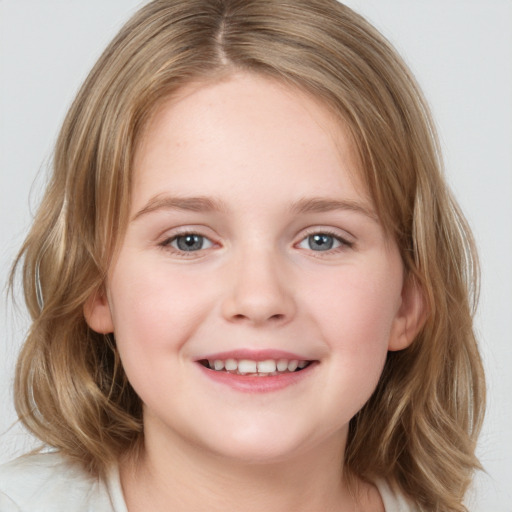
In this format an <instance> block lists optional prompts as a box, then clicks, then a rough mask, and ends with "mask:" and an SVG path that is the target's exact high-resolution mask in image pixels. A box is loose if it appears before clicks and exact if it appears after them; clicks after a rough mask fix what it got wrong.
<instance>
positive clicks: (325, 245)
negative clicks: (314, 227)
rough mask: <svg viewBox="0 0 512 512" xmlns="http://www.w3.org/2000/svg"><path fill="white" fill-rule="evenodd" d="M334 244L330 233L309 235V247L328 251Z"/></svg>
mask: <svg viewBox="0 0 512 512" xmlns="http://www.w3.org/2000/svg"><path fill="white" fill-rule="evenodd" d="M333 245H334V239H333V237H332V236H330V235H323V234H318V235H311V236H310V237H309V247H310V248H311V249H313V250H317V251H328V250H329V249H332V246H333Z"/></svg>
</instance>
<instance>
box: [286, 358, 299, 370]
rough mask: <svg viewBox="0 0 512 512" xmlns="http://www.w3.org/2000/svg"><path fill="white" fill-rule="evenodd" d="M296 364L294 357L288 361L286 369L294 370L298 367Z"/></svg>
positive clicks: (297, 363)
mask: <svg viewBox="0 0 512 512" xmlns="http://www.w3.org/2000/svg"><path fill="white" fill-rule="evenodd" d="M298 366H299V361H297V360H295V359H294V360H293V361H290V362H289V363H288V371H289V372H294V371H295V370H296V369H297V368H298Z"/></svg>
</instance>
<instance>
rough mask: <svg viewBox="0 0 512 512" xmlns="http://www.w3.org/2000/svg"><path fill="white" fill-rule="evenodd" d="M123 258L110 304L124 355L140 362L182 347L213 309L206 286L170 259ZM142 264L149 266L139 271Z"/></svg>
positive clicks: (119, 265) (113, 284)
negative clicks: (135, 262) (175, 268)
mask: <svg viewBox="0 0 512 512" xmlns="http://www.w3.org/2000/svg"><path fill="white" fill-rule="evenodd" d="M123 263H124V262H118V264H117V266H116V271H115V273H114V274H113V276H112V279H111V283H110V289H111V294H110V304H111V310H112V313H113V321H114V329H115V331H114V333H115V336H116V340H117V343H118V346H119V348H120V350H121V351H122V352H123V353H124V357H125V359H127V358H131V359H134V360H138V361H139V362H141V361H144V360H148V359H149V358H151V357H154V356H155V355H156V356H158V355H159V354H161V355H164V354H165V353H166V352H169V351H176V350H179V349H180V348H181V346H182V345H183V344H184V343H185V341H186V340H187V339H188V338H189V337H190V336H191V334H192V333H193V332H194V330H195V329H196V328H197V325H198V324H199V323H200V320H201V318H202V317H203V316H204V314H206V313H207V311H208V310H209V308H208V304H209V302H208V301H209V298H208V297H207V296H206V293H207V292H206V290H205V288H204V286H203V287H201V286H200V283H199V282H197V280H195V279H191V278H190V276H188V275H186V274H185V273H182V272H170V271H169V269H168V268H166V265H165V264H164V265H155V264H151V262H150V263H148V264H145V265H140V263H141V262H140V260H139V261H138V265H133V264H132V265H130V264H129V262H126V264H123ZM138 267H142V268H143V269H144V271H143V272H137V268H138ZM122 355H123V354H122ZM127 363H128V361H127Z"/></svg>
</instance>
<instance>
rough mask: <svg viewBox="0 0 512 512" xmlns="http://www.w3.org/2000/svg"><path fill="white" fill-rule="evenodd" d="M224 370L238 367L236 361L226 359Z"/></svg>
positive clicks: (232, 369)
mask: <svg viewBox="0 0 512 512" xmlns="http://www.w3.org/2000/svg"><path fill="white" fill-rule="evenodd" d="M225 368H226V370H227V371H228V372H229V371H231V372H233V371H235V370H236V369H237V368H238V363H237V362H236V361H235V360H234V359H226V365H225Z"/></svg>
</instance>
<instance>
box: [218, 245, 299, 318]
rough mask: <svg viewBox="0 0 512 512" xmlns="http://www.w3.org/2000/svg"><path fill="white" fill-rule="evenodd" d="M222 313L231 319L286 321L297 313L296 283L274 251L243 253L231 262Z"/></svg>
mask: <svg viewBox="0 0 512 512" xmlns="http://www.w3.org/2000/svg"><path fill="white" fill-rule="evenodd" d="M229 272H230V275H229V277H228V282H229V286H228V291H227V294H226V296H225V299H224V301H223V304H222V315H223V316H224V318H225V319H226V320H227V321H229V322H236V323H246V324H252V325H255V326H260V325H265V324H272V325H284V324H286V323H288V322H289V321H290V320H291V319H292V318H293V316H294V315H295V310H296V304H295V298H294V295H293V293H292V286H293V283H292V282H291V281H292V280H291V279H290V276H289V272H286V269H285V268H284V265H283V263H282V262H280V261H279V257H278V256H276V254H273V253H272V252H271V251H260V252H257V253H256V252H252V253H251V254H247V253H246V252H245V253H244V254H240V255H239V256H238V257H237V258H236V261H234V262H233V264H232V265H231V266H230V270H229Z"/></svg>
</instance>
